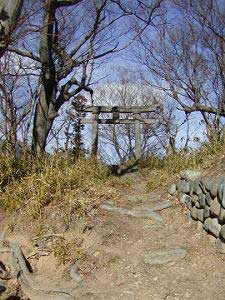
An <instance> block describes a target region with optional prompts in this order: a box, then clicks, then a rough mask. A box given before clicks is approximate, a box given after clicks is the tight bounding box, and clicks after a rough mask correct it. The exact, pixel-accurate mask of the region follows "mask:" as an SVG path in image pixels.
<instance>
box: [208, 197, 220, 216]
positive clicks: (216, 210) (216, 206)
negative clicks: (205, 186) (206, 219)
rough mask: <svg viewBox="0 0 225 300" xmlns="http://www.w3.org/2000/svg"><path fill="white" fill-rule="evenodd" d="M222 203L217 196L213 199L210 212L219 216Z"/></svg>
mask: <svg viewBox="0 0 225 300" xmlns="http://www.w3.org/2000/svg"><path fill="white" fill-rule="evenodd" d="M220 207H221V205H220V203H219V201H218V199H217V197H216V198H215V199H214V200H213V201H212V203H211V206H210V213H211V215H212V216H214V217H217V216H219V213H220Z"/></svg>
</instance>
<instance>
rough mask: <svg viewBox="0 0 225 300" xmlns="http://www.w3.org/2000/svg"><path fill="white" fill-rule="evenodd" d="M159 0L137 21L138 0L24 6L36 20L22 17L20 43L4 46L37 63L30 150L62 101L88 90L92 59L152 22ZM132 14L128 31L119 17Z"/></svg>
mask: <svg viewBox="0 0 225 300" xmlns="http://www.w3.org/2000/svg"><path fill="white" fill-rule="evenodd" d="M162 2H163V1H153V0H152V1H150V4H151V5H150V6H149V13H148V14H146V15H145V19H143V20H142V19H141V18H140V16H141V14H142V10H143V8H142V4H141V1H133V2H132V3H127V2H126V1H112V0H101V1H94V0H93V1H85V0H67V1H62V0H45V1H44V2H43V4H42V2H41V1H37V3H36V2H35V5H34V6H36V7H37V14H36V16H35V15H34V13H35V12H34V8H32V7H30V11H31V12H32V14H33V16H35V20H36V22H32V20H31V18H29V17H27V21H26V22H25V25H24V24H23V28H25V29H23V30H22V31H21V36H22V40H23V43H21V42H18V43H17V45H18V46H16V45H15V44H14V45H13V47H11V48H10V49H9V51H11V52H14V53H16V54H18V55H21V56H23V57H26V58H29V59H31V60H33V61H34V62H35V63H36V64H37V66H38V68H41V71H40V91H39V98H38V100H37V105H36V109H35V114H34V124H33V149H34V151H35V152H37V153H39V152H43V151H44V150H45V146H46V141H47V137H48V134H49V132H50V130H51V128H52V125H53V122H54V120H55V118H56V117H57V115H58V113H59V110H60V108H61V107H62V105H63V104H64V103H65V102H67V101H69V100H70V99H71V98H73V97H74V96H75V95H76V94H78V93H80V92H81V91H82V90H85V91H88V92H90V93H92V89H91V87H90V84H91V77H92V75H93V72H94V69H95V67H96V63H95V64H94V62H96V60H100V61H101V60H102V58H103V57H106V56H108V55H110V54H111V53H114V52H118V51H121V50H122V49H124V48H126V47H127V46H128V45H129V44H130V43H131V42H132V41H134V40H135V38H136V37H137V36H138V35H139V34H141V33H142V32H143V30H144V29H145V28H146V27H147V26H149V25H153V26H154V25H155V23H154V22H153V20H155V18H156V16H157V11H158V10H159V9H160V6H161V3H162ZM128 4H129V5H128ZM135 12H136V13H135ZM132 17H135V18H137V20H138V27H136V31H135V34H133V35H131V31H130V30H129V27H128V26H130V24H132V22H127V23H126V21H125V20H124V21H123V22H122V21H121V20H122V19H124V18H126V19H127V18H132ZM41 20H42V23H40V21H41ZM118 25H120V26H118ZM24 33H29V35H30V37H32V39H33V40H36V42H37V43H36V44H38V45H39V50H38V49H36V46H35V45H32V46H31V45H28V38H27V37H24V35H25V34H24ZM39 34H40V38H39ZM125 35H126V36H125ZM120 40H121V41H122V44H121V45H119V41H120ZM21 46H22V47H21Z"/></svg>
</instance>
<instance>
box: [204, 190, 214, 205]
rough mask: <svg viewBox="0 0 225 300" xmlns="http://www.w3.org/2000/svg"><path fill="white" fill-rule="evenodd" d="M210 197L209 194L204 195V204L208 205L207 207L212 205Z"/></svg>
mask: <svg viewBox="0 0 225 300" xmlns="http://www.w3.org/2000/svg"><path fill="white" fill-rule="evenodd" d="M212 201H213V200H212V197H211V195H210V193H208V192H207V193H206V195H205V202H206V204H207V205H208V206H210V205H211V203H212Z"/></svg>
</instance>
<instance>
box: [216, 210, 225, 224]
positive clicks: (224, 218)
mask: <svg viewBox="0 0 225 300" xmlns="http://www.w3.org/2000/svg"><path fill="white" fill-rule="evenodd" d="M218 219H219V221H220V223H222V224H224V223H225V209H224V208H223V207H222V206H221V208H220V213H219V215H218Z"/></svg>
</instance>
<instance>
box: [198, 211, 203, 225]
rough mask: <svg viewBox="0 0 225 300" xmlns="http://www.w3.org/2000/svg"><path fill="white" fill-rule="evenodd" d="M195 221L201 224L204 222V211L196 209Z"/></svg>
mask: <svg viewBox="0 0 225 300" xmlns="http://www.w3.org/2000/svg"><path fill="white" fill-rule="evenodd" d="M197 219H198V220H199V221H201V222H203V221H204V209H198V211H197Z"/></svg>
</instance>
